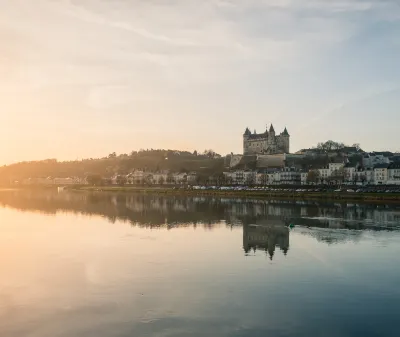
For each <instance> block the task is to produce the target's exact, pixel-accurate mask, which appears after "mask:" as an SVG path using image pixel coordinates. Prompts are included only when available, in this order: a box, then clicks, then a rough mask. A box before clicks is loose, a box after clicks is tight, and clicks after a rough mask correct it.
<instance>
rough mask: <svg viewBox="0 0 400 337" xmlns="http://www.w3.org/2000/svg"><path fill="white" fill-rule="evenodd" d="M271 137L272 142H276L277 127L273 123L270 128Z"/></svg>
mask: <svg viewBox="0 0 400 337" xmlns="http://www.w3.org/2000/svg"><path fill="white" fill-rule="evenodd" d="M269 139H270V141H271V142H275V129H274V126H273V125H272V124H271V126H270V128H269Z"/></svg>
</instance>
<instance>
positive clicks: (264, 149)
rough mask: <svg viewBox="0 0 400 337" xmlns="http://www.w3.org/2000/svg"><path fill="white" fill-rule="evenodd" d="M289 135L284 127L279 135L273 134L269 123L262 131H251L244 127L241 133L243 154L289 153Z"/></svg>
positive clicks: (273, 131) (272, 128)
mask: <svg viewBox="0 0 400 337" xmlns="http://www.w3.org/2000/svg"><path fill="white" fill-rule="evenodd" d="M289 145H290V135H289V133H288V131H287V129H286V128H285V130H283V132H281V133H280V134H279V135H276V134H275V130H274V127H273V125H272V124H271V126H270V128H269V131H268V127H267V128H266V129H265V132H264V133H256V132H255V131H254V133H251V131H250V130H249V128H246V130H245V132H244V134H243V154H281V153H289V148H290V147H289Z"/></svg>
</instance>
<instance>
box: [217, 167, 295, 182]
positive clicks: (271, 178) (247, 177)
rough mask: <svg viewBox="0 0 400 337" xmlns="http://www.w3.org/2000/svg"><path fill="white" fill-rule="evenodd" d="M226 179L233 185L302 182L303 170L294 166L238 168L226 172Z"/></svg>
mask: <svg viewBox="0 0 400 337" xmlns="http://www.w3.org/2000/svg"><path fill="white" fill-rule="evenodd" d="M223 174H224V176H225V180H226V182H227V183H228V184H232V185H273V184H288V185H296V184H300V181H301V172H299V171H298V170H296V169H294V168H288V167H286V168H283V169H267V170H260V171H252V170H236V171H230V172H224V173H223Z"/></svg>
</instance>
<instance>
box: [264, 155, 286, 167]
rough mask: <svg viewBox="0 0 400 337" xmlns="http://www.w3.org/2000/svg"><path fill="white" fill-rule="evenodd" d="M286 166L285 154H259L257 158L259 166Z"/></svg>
mask: <svg viewBox="0 0 400 337" xmlns="http://www.w3.org/2000/svg"><path fill="white" fill-rule="evenodd" d="M284 166H285V155H283V154H276V155H274V154H272V155H259V156H258V158H257V168H281V167H284Z"/></svg>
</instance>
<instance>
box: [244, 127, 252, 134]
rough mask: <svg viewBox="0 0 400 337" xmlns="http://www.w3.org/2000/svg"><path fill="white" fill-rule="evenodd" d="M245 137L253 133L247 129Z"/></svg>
mask: <svg viewBox="0 0 400 337" xmlns="http://www.w3.org/2000/svg"><path fill="white" fill-rule="evenodd" d="M244 135H246V136H250V135H251V131H250V130H249V128H246V130H244Z"/></svg>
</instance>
